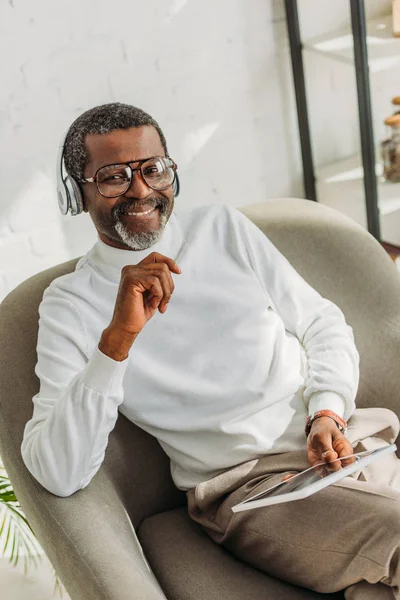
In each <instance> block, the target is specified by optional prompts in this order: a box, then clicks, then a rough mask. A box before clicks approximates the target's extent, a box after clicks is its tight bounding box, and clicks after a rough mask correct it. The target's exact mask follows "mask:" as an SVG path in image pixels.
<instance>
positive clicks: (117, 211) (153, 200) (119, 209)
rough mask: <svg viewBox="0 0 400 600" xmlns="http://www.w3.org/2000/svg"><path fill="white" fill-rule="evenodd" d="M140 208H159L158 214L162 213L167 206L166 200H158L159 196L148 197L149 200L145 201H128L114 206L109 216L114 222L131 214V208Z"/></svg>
mask: <svg viewBox="0 0 400 600" xmlns="http://www.w3.org/2000/svg"><path fill="white" fill-rule="evenodd" d="M141 206H150V207H152V208H155V207H156V206H159V207H160V212H163V211H164V210H165V209H166V208H167V206H168V200H167V199H166V198H160V197H159V196H150V197H149V198H146V200H140V201H139V200H138V201H136V202H135V201H132V200H129V201H127V202H122V203H121V204H118V206H114V208H113V209H112V211H111V216H112V218H113V219H114V221H118V219H119V217H121V216H122V215H125V214H126V213H128V212H131V211H132V210H133V208H139V207H141Z"/></svg>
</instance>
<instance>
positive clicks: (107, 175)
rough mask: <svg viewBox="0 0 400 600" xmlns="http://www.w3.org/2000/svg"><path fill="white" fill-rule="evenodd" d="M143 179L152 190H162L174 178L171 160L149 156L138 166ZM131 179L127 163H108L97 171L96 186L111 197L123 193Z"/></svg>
mask: <svg viewBox="0 0 400 600" xmlns="http://www.w3.org/2000/svg"><path fill="white" fill-rule="evenodd" d="M140 171H141V173H142V176H143V179H144V180H145V182H146V183H147V185H148V186H149V187H150V188H151V189H153V190H164V189H166V188H167V187H169V186H170V185H172V183H173V182H174V179H175V170H174V169H173V161H172V160H171V159H169V158H164V157H162V156H157V157H155V158H151V159H149V160H147V161H145V162H144V163H142V165H141V167H140ZM131 180H132V169H131V167H130V166H129V165H110V166H107V167H103V168H101V169H99V171H98V172H97V177H96V181H97V187H98V190H99V192H100V193H101V194H103V196H106V197H109V198H112V197H116V196H119V195H121V194H124V193H125V192H126V190H127V189H128V188H129V186H130V184H131Z"/></svg>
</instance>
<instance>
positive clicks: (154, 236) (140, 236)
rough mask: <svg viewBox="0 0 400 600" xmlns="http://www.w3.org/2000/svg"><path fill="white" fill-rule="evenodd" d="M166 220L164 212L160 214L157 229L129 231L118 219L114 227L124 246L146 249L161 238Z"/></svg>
mask: <svg viewBox="0 0 400 600" xmlns="http://www.w3.org/2000/svg"><path fill="white" fill-rule="evenodd" d="M167 221H168V219H166V216H165V214H162V215H160V227H159V228H158V229H150V231H142V232H140V233H131V232H130V231H128V230H127V228H126V227H125V225H124V224H123V223H121V221H120V220H119V219H118V220H117V223H116V225H115V227H114V229H115V231H116V232H117V234H118V235H119V237H120V238H121V241H122V242H123V243H124V244H125V245H126V246H129V248H131V250H146V249H147V248H150V246H153V245H154V244H156V243H157V242H159V241H160V240H161V238H162V236H163V234H164V229H165V225H166V224H167Z"/></svg>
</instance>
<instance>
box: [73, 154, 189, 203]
mask: <svg viewBox="0 0 400 600" xmlns="http://www.w3.org/2000/svg"><path fill="white" fill-rule="evenodd" d="M156 158H162V159H168V160H170V161H171V163H172V164H171V165H170V166H169V167H168V168H169V169H173V171H174V178H173V180H172V182H171V183H169V184H168V185H167V186H165V187H163V188H153V187H152V186H151V185H149V184H148V183H147V181H146V179H145V177H144V175H143V171H142V165H143V164H144V163H145V162H147V161H149V160H154V159H156ZM135 163H139V165H138V166H137V167H136V168H133V167H132V166H131V165H133V164H135ZM122 166H126V167H129V169H130V171H131V176H130V179H129V183H128V186H127V188H126V190H124V191H123V192H119V193H118V194H116V195H115V196H106V195H105V194H103V193H102V192H101V191H100V190H99V184H98V181H97V173H98V172H99V171H101V169H106V168H107V167H122ZM177 168H178V165H177V164H176V162H175V161H173V160H172V158H171V157H170V156H149V158H141V159H139V160H130V161H128V162H124V163H113V164H111V165H103V166H102V167H99V168H98V169H97V171H96V173H95V174H94V175H93V177H87V178H85V179H79V183H95V184H96V187H97V190H98V192H99V194H100V195H101V196H103V197H104V198H118V196H122V194H125V192H127V191H128V190H129V188H130V187H131V184H132V179H133V173H134V172H135V171H140V175H141V177H142V179H143V181H144V182H145V184H146V185H147V186H148V187H149V188H150V189H152V190H155V191H156V192H163V191H164V190H167V189H168V188H169V187H170V186H171V185H174V182H175V179H176V170H177Z"/></svg>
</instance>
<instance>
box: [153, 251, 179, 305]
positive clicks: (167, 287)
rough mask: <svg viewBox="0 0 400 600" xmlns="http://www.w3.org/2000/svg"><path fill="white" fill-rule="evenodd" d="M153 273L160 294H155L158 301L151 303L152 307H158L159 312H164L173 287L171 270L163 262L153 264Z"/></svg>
mask: <svg viewBox="0 0 400 600" xmlns="http://www.w3.org/2000/svg"><path fill="white" fill-rule="evenodd" d="M152 271H153V273H154V275H155V276H156V277H157V278H158V280H159V283H160V286H161V289H162V294H161V296H160V295H157V300H158V302H154V303H152V306H153V308H157V306H158V308H159V311H160V312H165V310H166V307H167V304H168V302H169V301H170V299H171V296H172V293H173V291H174V289H175V284H174V280H173V279H172V275H171V272H170V270H169V268H168V266H167V265H166V264H165V263H161V264H157V265H154V268H153V269H152Z"/></svg>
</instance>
